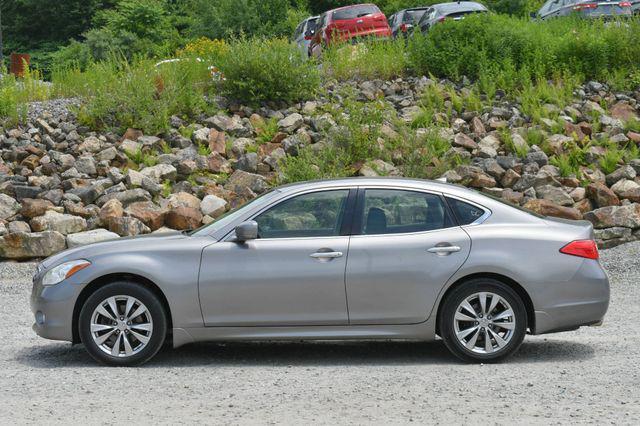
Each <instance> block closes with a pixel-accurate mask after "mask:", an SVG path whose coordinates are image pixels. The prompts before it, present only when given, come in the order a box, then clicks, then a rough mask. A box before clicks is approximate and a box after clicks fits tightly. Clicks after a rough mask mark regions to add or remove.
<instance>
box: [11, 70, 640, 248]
mask: <svg viewBox="0 0 640 426" xmlns="http://www.w3.org/2000/svg"><path fill="white" fill-rule="evenodd" d="M349 84H350V85H351V86H353V87H354V88H355V89H356V91H357V93H358V97H359V98H360V99H362V100H373V99H379V98H384V99H385V100H386V101H387V102H388V103H389V104H390V105H392V106H393V107H394V108H395V110H396V111H397V113H398V116H399V117H400V118H402V119H404V120H405V121H411V120H412V117H414V116H415V115H416V114H417V113H419V112H420V107H419V99H420V94H421V92H422V90H423V89H424V87H425V86H426V85H429V84H439V83H436V82H433V81H430V80H429V79H427V78H421V79H418V78H408V79H398V80H395V81H387V82H385V81H365V82H351V83H349ZM338 90H339V87H338V86H337V85H334V86H332V85H328V87H327V92H328V93H329V95H328V96H326V97H324V98H321V99H319V100H318V101H314V102H306V103H303V104H298V105H294V106H292V107H290V108H288V109H283V110H272V109H268V108H261V109H257V110H253V109H251V108H248V107H241V106H229V111H230V112H229V113H219V114H216V115H214V116H211V117H202V118H201V119H200V120H198V122H196V123H185V122H184V121H183V120H181V119H180V118H178V117H172V118H171V130H170V131H168V132H167V133H166V134H164V135H160V136H153V135H144V134H142V132H140V131H138V130H135V129H129V130H128V131H127V132H125V133H124V134H122V135H117V134H113V133H97V132H93V131H91V130H90V129H88V128H86V127H83V126H81V125H79V124H78V123H77V121H76V120H75V118H74V117H73V115H71V114H69V113H67V112H66V110H65V108H64V107H61V106H60V105H61V103H60V102H57V103H56V108H55V110H54V111H53V113H52V112H51V111H47V109H46V108H45V107H43V106H42V105H39V106H38V109H37V117H35V116H32V117H31V118H30V120H29V122H28V123H27V124H26V125H24V126H22V127H17V128H3V129H0V257H1V258H10V259H28V258H34V257H45V256H49V255H51V254H54V253H56V252H58V251H60V250H63V249H64V248H65V247H76V246H79V245H82V244H88V243H92V242H97V241H101V240H106V239H111V238H115V237H118V236H121V237H124V236H135V235H140V234H146V233H150V232H165V231H167V230H184V229H193V228H197V227H199V226H201V225H203V224H207V223H210V222H211V221H213V220H215V219H216V218H217V217H219V216H220V215H222V214H224V213H225V212H226V211H227V210H229V209H230V208H233V207H235V206H237V205H239V204H240V203H243V202H245V201H247V200H250V199H251V198H253V197H255V196H256V195H258V194H260V193H262V192H264V191H265V190H267V188H268V187H269V186H270V185H273V184H274V183H275V182H276V181H277V176H278V172H279V169H280V167H281V164H282V161H283V160H284V159H285V158H286V156H287V155H296V154H297V153H298V151H299V149H300V147H302V146H305V145H309V144H318V143H319V142H323V141H324V140H325V139H326V138H328V137H329V136H327V135H329V134H330V133H329V132H327V129H330V128H331V127H332V126H333V125H334V124H335V123H333V122H332V119H331V117H330V116H327V114H326V113H321V112H319V111H320V110H321V108H319V107H320V106H322V105H323V104H325V103H330V102H331V103H338V104H339V102H340V96H339V95H337V93H338ZM459 90H465V89H464V88H459ZM639 99H640V91H639V92H635V93H613V92H611V91H609V90H608V89H607V88H606V87H605V86H604V85H601V84H596V83H589V84H587V85H585V86H583V87H582V88H580V90H578V91H577V92H576V98H575V101H574V102H573V103H572V104H571V105H567V106H566V107H565V108H564V109H560V108H558V107H556V106H555V105H548V106H545V107H546V108H549V109H557V111H556V113H557V115H558V116H559V117H560V119H561V120H562V121H563V122H564V128H563V129H558V126H557V122H554V121H552V120H547V121H545V119H542V123H543V125H537V126H535V128H536V129H537V130H538V131H540V132H541V134H543V135H544V138H545V141H546V143H547V145H548V147H550V149H551V150H552V151H553V153H552V154H554V155H562V154H563V153H564V152H565V150H566V149H567V147H568V146H569V145H570V144H571V143H573V142H575V141H576V140H580V141H586V140H589V141H591V140H593V141H601V140H608V141H609V142H610V143H617V144H621V146H622V144H625V145H628V144H629V142H632V143H635V144H638V143H640V134H638V133H635V132H633V131H632V130H630V129H626V128H625V123H627V122H628V121H629V120H634V119H637V118H638V111H639V110H638V105H639V104H638V100H639ZM446 102H450V101H448V100H447V101H446ZM446 102H445V104H446ZM603 104H607V105H609V108H608V110H605V109H603V108H602V106H601V105H603ZM594 111H595V114H597V117H598V119H597V120H598V123H597V126H594V124H593V120H590V119H589V117H593V114H594ZM269 120H271V121H273V122H277V131H274V132H273V134H272V135H270V137H269V140H267V141H264V140H258V136H259V134H258V133H259V132H258V129H261V128H263V127H265V126H266V122H267V121H269ZM446 120H447V121H448V126H445V127H444V128H442V129H440V135H441V136H442V137H444V138H445V139H446V140H447V141H448V142H449V143H450V145H451V148H450V151H451V153H456V154H458V155H459V156H461V157H463V158H466V159H467V160H468V161H467V163H466V164H463V165H460V166H458V167H456V168H454V169H451V170H448V171H447V172H446V173H445V175H444V176H445V177H446V178H447V180H448V181H449V182H453V183H460V184H463V185H467V186H470V187H473V188H477V189H479V190H482V191H485V192H488V193H490V194H492V195H494V196H497V197H501V198H503V199H505V200H507V201H509V202H512V203H515V204H518V205H521V206H524V207H526V208H528V209H531V210H534V211H536V212H539V213H541V214H544V215H551V216H558V217H563V218H569V219H582V218H584V219H587V220H590V221H591V222H593V224H594V226H595V227H596V229H597V231H596V235H597V239H598V241H599V243H600V245H601V246H603V247H610V246H614V245H617V244H620V243H623V242H626V241H630V240H633V239H638V238H640V160H639V159H631V160H629V161H628V162H626V163H625V162H624V161H620V162H619V164H618V165H617V166H616V168H615V170H614V171H613V172H611V173H609V174H605V173H603V172H602V170H600V168H599V167H597V164H598V160H599V158H601V157H602V156H603V155H605V151H604V148H603V147H602V146H601V145H598V144H594V145H593V146H591V147H590V148H589V149H588V151H587V154H586V155H587V156H589V162H591V163H592V164H593V165H596V166H594V167H583V168H582V169H581V170H580V172H581V179H578V178H577V177H576V176H561V173H560V170H559V168H558V167H556V166H554V165H552V164H550V159H549V155H548V154H547V153H545V151H547V152H548V149H547V150H543V149H542V147H540V146H536V145H533V146H529V142H527V141H526V140H525V139H524V138H523V136H522V135H523V130H525V129H528V128H531V127H532V124H531V122H532V120H531V118H530V117H526V116H525V115H524V114H523V113H522V112H521V108H520V106H519V105H518V104H517V103H513V102H510V101H507V100H501V99H500V97H499V95H498V98H497V100H496V102H494V103H493V105H491V106H488V107H486V108H484V110H483V111H479V112H476V111H464V112H462V113H456V112H455V110H454V111H453V112H452V113H451V116H450V117H446ZM376 124H378V125H382V126H383V128H382V129H381V131H382V133H383V134H386V135H388V136H389V137H390V138H392V137H396V136H397V134H396V133H395V130H394V129H393V125H392V124H391V123H376ZM185 129H190V134H189V132H185V131H184V130H185ZM423 130H424V129H417V130H416V132H418V133H419V132H421V131H423ZM559 130H560V131H559ZM505 135H509V136H510V138H509V139H510V141H509V144H510V146H511V147H508V146H507V141H506V140H505ZM317 146H318V147H321V146H322V144H318V145H317ZM514 146H515V147H520V148H522V150H520V152H523V154H522V155H516V154H514V153H513V147H514ZM319 149H321V148H319ZM358 173H359V174H360V175H363V176H372V175H378V174H384V175H395V174H399V173H400V172H399V170H398V167H397V165H395V164H390V163H388V162H385V161H382V160H380V159H372V160H371V161H369V162H367V163H365V164H362V165H360V166H359V171H358Z"/></svg>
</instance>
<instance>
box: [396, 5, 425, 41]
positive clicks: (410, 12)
mask: <svg viewBox="0 0 640 426" xmlns="http://www.w3.org/2000/svg"><path fill="white" fill-rule="evenodd" d="M428 9H429V7H414V8H412V9H403V10H401V11H399V12H396V13H394V14H393V15H391V16H390V17H389V26H390V27H391V35H392V36H393V37H394V38H396V37H400V36H405V37H406V36H407V35H409V34H411V32H412V31H413V28H414V27H415V26H416V25H417V24H418V22H420V18H422V16H423V15H424V14H425V12H426V11H427V10H428Z"/></svg>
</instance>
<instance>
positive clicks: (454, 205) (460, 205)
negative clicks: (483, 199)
mask: <svg viewBox="0 0 640 426" xmlns="http://www.w3.org/2000/svg"><path fill="white" fill-rule="evenodd" d="M447 203H449V206H450V207H451V210H453V213H454V214H455V215H456V218H457V219H458V223H459V224H460V225H469V224H471V223H473V222H475V221H477V220H478V219H480V218H481V217H482V216H483V215H484V214H485V210H484V209H482V208H480V207H477V206H474V205H473V204H469V203H465V202H464V201H460V200H456V199H455V198H448V197H447Z"/></svg>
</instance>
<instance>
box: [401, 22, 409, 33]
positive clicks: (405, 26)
mask: <svg viewBox="0 0 640 426" xmlns="http://www.w3.org/2000/svg"><path fill="white" fill-rule="evenodd" d="M407 29H408V28H407V24H401V25H400V31H402V32H403V33H406V32H407Z"/></svg>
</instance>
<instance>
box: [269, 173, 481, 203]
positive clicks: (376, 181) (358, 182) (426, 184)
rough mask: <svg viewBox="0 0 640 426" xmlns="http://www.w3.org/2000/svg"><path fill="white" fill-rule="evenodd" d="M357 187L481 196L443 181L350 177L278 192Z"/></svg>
mask: <svg viewBox="0 0 640 426" xmlns="http://www.w3.org/2000/svg"><path fill="white" fill-rule="evenodd" d="M341 186H342V187H344V186H350V187H356V186H388V187H393V188H415V189H424V190H431V191H437V192H444V193H446V194H450V195H459V196H461V197H466V198H477V197H478V196H481V195H480V194H478V193H477V192H476V191H473V190H471V189H469V188H466V187H464V186H461V185H454V184H451V183H446V182H442V181H434V180H427V179H412V178H405V177H389V176H386V177H349V178H337V179H323V180H314V181H306V182H297V183H290V184H286V185H283V186H279V187H278V188H277V190H279V191H281V192H297V191H304V190H308V189H310V190H313V189H322V188H332V187H341Z"/></svg>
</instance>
